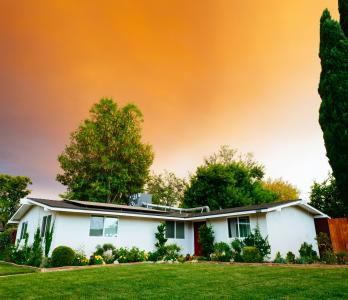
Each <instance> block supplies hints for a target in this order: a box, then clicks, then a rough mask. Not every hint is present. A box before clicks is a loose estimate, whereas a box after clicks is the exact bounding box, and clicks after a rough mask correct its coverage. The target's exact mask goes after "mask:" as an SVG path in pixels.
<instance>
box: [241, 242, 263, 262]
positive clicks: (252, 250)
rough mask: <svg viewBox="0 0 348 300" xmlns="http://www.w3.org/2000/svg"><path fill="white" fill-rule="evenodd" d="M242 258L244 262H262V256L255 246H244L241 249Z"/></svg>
mask: <svg viewBox="0 0 348 300" xmlns="http://www.w3.org/2000/svg"><path fill="white" fill-rule="evenodd" d="M242 258H243V261H244V262H248V263H251V262H262V256H261V255H260V252H259V250H258V249H257V248H256V247H255V246H246V247H244V248H243V254H242Z"/></svg>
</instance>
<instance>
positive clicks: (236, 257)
mask: <svg viewBox="0 0 348 300" xmlns="http://www.w3.org/2000/svg"><path fill="white" fill-rule="evenodd" d="M231 246H232V259H233V261H235V262H242V261H243V258H242V249H243V247H244V244H243V241H241V240H238V239H235V240H233V241H232V243H231Z"/></svg>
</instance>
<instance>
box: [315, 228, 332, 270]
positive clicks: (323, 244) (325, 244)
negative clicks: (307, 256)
mask: <svg viewBox="0 0 348 300" xmlns="http://www.w3.org/2000/svg"><path fill="white" fill-rule="evenodd" d="M315 239H316V241H317V244H318V248H319V253H320V259H321V261H323V262H325V263H327V264H334V263H336V256H335V254H334V252H333V249H332V245H331V240H330V238H329V236H328V235H327V234H326V233H324V232H320V233H319V234H318V235H317V237H316V238H315Z"/></svg>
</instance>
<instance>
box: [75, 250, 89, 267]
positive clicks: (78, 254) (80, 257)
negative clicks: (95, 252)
mask: <svg viewBox="0 0 348 300" xmlns="http://www.w3.org/2000/svg"><path fill="white" fill-rule="evenodd" d="M72 264H73V265H74V266H87V265H88V264H89V259H88V258H87V257H86V255H85V253H84V252H82V251H75V256H74V260H73V263H72Z"/></svg>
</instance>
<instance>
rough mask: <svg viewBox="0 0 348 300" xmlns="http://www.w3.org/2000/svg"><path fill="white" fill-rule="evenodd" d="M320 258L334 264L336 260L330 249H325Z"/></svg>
mask: <svg viewBox="0 0 348 300" xmlns="http://www.w3.org/2000/svg"><path fill="white" fill-rule="evenodd" d="M320 260H321V261H322V262H324V263H326V264H330V265H332V264H336V262H337V260H336V255H335V253H334V252H333V251H332V250H327V251H325V252H324V253H323V254H322V255H321V257H320Z"/></svg>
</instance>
